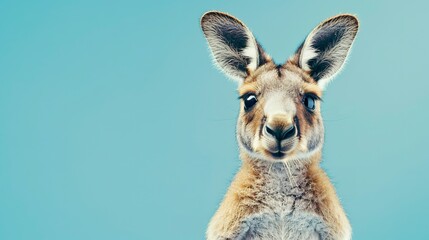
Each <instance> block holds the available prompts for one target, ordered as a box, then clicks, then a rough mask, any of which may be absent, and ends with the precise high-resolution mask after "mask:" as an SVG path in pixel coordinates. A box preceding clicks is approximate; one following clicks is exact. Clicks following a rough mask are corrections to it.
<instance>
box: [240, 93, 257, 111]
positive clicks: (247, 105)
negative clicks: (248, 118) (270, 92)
mask: <svg viewBox="0 0 429 240" xmlns="http://www.w3.org/2000/svg"><path fill="white" fill-rule="evenodd" d="M243 100H244V110H246V111H248V110H250V109H251V108H252V107H253V106H254V105H255V103H256V102H257V101H258V99H257V98H256V96H255V94H248V95H246V96H245V97H244V98H243Z"/></svg>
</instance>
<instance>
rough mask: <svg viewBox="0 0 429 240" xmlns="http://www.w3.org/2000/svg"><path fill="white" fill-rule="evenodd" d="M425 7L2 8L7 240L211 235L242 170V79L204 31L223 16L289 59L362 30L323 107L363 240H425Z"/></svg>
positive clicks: (0, 140) (26, 4)
mask: <svg viewBox="0 0 429 240" xmlns="http://www.w3.org/2000/svg"><path fill="white" fill-rule="evenodd" d="M423 2H424V1H421V2H418V1H414V2H413V3H412V4H411V1H398V2H396V1H369V0H368V1H347V2H346V1H341V0H336V1H294V2H291V1H254V2H250V1H247V0H234V1H231V0H229V1H193V2H191V1H188V2H184V1H157V2H154V1H153V2H148V1H138V0H135V1H128V0H127V1H86V0H85V1H83V0H73V1H9V0H3V1H1V2H0V239H2V240H18V239H29V240H30V239H31V240H39V239H46V240H48V239H49V240H54V239H55V240H56V239H61V240H67V239H79V240H86V239H103V240H107V239H130V240H131V239H203V237H204V232H205V229H206V225H207V223H208V222H209V219H210V217H211V216H212V214H213V213H214V211H215V210H216V209H217V204H218V203H219V202H220V201H221V199H222V196H223V194H224V193H225V191H226V189H227V187H228V185H229V182H230V181H231V179H232V178H233V176H234V173H235V172H236V171H237V169H238V167H239V165H240V161H239V159H238V151H237V145H236V141H235V136H234V128H235V118H236V115H237V111H238V104H239V102H238V100H237V94H236V92H235V89H236V86H235V84H234V83H233V82H231V81H229V80H227V79H226V78H225V77H224V76H223V75H222V74H221V73H220V72H219V71H217V70H216V69H215V68H214V67H213V65H212V63H211V59H210V58H209V51H208V50H207V44H206V42H205V39H204V38H203V35H202V33H201V31H200V28H199V18H200V16H201V15H202V14H203V13H204V12H205V11H207V10H212V9H216V10H222V11H226V12H230V13H232V14H233V15H235V16H237V17H238V18H240V19H242V20H243V21H244V22H245V23H246V24H247V25H248V26H249V27H250V28H251V30H252V31H253V32H254V33H255V35H256V37H257V38H258V39H259V41H260V42H261V43H262V45H263V46H264V48H265V49H266V51H267V52H268V53H270V54H271V56H273V58H274V59H275V60H276V61H277V62H283V61H284V60H285V59H287V57H289V56H290V55H291V54H292V53H293V52H294V50H295V49H296V47H297V46H298V45H299V44H300V43H301V41H302V40H303V39H304V37H305V36H306V34H307V33H308V32H309V31H310V30H311V29H312V28H313V27H314V26H316V24H318V23H319V22H320V21H322V20H324V19H325V18H328V17H330V16H332V15H335V14H338V13H345V12H350V13H355V14H357V15H358V17H359V18H360V21H361V29H360V32H359V34H358V38H357V41H356V43H355V45H354V47H353V51H352V54H351V56H350V59H349V62H348V64H347V66H346V67H345V70H344V71H343V73H342V74H341V75H339V76H338V77H337V79H336V80H335V81H334V82H333V83H332V84H331V85H330V86H329V88H328V91H327V92H326V94H325V96H324V98H325V101H324V105H323V115H324V119H325V125H326V144H325V148H324V162H323V164H322V165H323V167H324V168H325V169H326V170H327V172H328V174H329V175H330V177H331V178H332V180H333V182H334V184H335V186H336V188H337V191H338V194H339V196H340V198H341V200H342V202H343V204H344V207H345V209H346V211H347V213H348V216H349V217H350V220H351V223H352V225H353V230H354V239H428V238H429V233H428V227H429V221H428V216H429V207H428V202H429V194H428V181H429V169H428V167H429V162H428V160H429V153H428V134H429V130H428V121H429V114H428V105H427V103H428V100H429V97H428V96H429V95H428V92H427V91H428V87H429V79H428V66H427V64H428V60H427V55H428V53H429V51H428V50H429V49H428V48H429V44H428V37H429V34H428V31H427V23H428V18H427V8H428V7H429V6H428V5H427V4H424V3H423Z"/></svg>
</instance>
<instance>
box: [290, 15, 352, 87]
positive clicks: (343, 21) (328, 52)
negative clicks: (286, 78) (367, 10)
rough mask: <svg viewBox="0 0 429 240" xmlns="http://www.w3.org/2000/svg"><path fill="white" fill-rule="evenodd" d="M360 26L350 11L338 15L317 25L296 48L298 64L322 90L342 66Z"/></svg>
mask: <svg viewBox="0 0 429 240" xmlns="http://www.w3.org/2000/svg"><path fill="white" fill-rule="evenodd" d="M358 28H359V21H358V19H357V18H356V17H355V16H353V15H350V14H342V15H337V16H334V17H332V18H329V19H327V20H325V21H324V22H322V23H321V24H319V25H318V26H317V27H316V28H314V29H313V31H311V32H310V34H309V35H308V36H307V38H306V39H305V41H304V42H303V44H302V45H301V47H300V48H299V49H298V51H297V55H296V57H297V58H298V59H297V60H298V64H299V66H300V67H301V68H302V69H303V70H304V71H307V72H309V73H310V76H311V77H312V78H313V79H314V80H316V81H317V82H318V84H319V85H320V86H321V88H322V89H323V88H324V87H325V85H326V84H327V83H328V82H329V81H330V80H331V79H332V78H333V77H334V76H335V75H336V74H337V73H338V72H340V70H341V68H342V67H343V65H344V63H345V61H346V59H347V56H348V54H349V52H350V48H351V46H352V44H353V42H354V39H355V37H356V34H357V32H358Z"/></svg>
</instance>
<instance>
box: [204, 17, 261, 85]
mask: <svg viewBox="0 0 429 240" xmlns="http://www.w3.org/2000/svg"><path fill="white" fill-rule="evenodd" d="M201 28H202V29H203V32H204V35H205V37H206V39H207V42H208V44H209V47H210V50H211V52H212V54H213V58H214V60H215V63H216V65H217V66H218V67H219V68H220V69H221V70H222V71H223V72H224V73H225V74H226V75H227V76H229V77H230V78H232V79H234V80H237V81H238V82H240V83H241V82H243V80H244V79H245V78H246V77H247V76H248V75H249V74H250V73H251V72H252V71H255V70H256V68H258V66H260V65H262V64H264V63H265V62H266V59H267V56H266V55H265V54H264V52H263V50H262V48H261V47H260V45H259V44H258V43H257V42H256V40H255V38H254V37H253V35H252V33H251V32H250V30H249V29H248V28H247V27H246V26H245V25H244V24H243V23H242V22H241V21H240V20H238V19H236V18H234V17H233V16H230V15H228V14H225V13H221V12H207V13H205V14H204V15H203V16H202V18H201Z"/></svg>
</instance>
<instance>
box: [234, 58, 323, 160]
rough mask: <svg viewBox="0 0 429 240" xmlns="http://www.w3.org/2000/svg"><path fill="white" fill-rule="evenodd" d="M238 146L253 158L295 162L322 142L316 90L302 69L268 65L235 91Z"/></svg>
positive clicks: (317, 87)
mask: <svg viewBox="0 0 429 240" xmlns="http://www.w3.org/2000/svg"><path fill="white" fill-rule="evenodd" d="M239 94H240V99H241V107H240V108H241V110H240V115H239V119H238V124H237V138H238V142H239V144H240V146H241V147H242V148H243V149H244V150H246V151H247V152H248V153H249V154H251V155H253V156H255V157H257V158H258V159H266V160H280V159H290V158H300V157H303V156H305V155H308V154H309V153H312V152H314V150H317V149H319V148H320V147H321V145H322V142H323V123H322V118H321V115H320V101H319V99H320V98H321V89H320V87H319V86H318V85H317V83H316V82H315V81H314V80H312V79H311V78H310V77H309V76H308V75H307V74H305V73H304V72H303V71H302V70H300V69H299V68H297V67H296V66H294V65H293V64H290V63H287V64H285V65H284V66H276V65H275V64H273V63H267V64H265V65H264V66H263V67H261V68H260V69H258V70H257V71H256V72H255V73H254V74H253V75H251V76H249V77H248V78H246V80H245V81H244V82H243V84H242V85H241V86H240V88H239Z"/></svg>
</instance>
